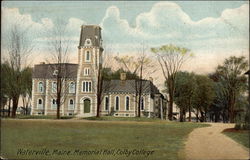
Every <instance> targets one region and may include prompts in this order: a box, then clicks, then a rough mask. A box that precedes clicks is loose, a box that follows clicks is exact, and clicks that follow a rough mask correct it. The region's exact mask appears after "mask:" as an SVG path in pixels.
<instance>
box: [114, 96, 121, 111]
mask: <svg viewBox="0 0 250 160" xmlns="http://www.w3.org/2000/svg"><path fill="white" fill-rule="evenodd" d="M119 108H120V100H119V97H118V96H117V97H115V110H116V111H119Z"/></svg>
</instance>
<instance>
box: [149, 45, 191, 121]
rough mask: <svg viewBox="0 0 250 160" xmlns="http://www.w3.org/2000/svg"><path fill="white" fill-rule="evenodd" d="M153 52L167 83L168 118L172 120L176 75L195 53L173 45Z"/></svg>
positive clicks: (155, 49)
mask: <svg viewBox="0 0 250 160" xmlns="http://www.w3.org/2000/svg"><path fill="white" fill-rule="evenodd" d="M151 51H152V52H153V53H155V54H156V55H157V59H158V62H159V64H160V67H161V70H162V73H163V76H164V78H165V81H166V83H167V88H168V94H169V107H168V108H169V110H168V118H169V119H170V120H172V117H173V113H172V112H173V102H174V92H175V87H176V85H175V81H176V74H177V72H178V71H179V70H180V69H181V67H182V65H183V63H184V62H186V61H187V59H188V58H189V57H192V55H193V53H191V52H190V50H189V49H187V48H183V47H178V46H174V45H171V44H170V45H163V46H161V47H158V48H151Z"/></svg>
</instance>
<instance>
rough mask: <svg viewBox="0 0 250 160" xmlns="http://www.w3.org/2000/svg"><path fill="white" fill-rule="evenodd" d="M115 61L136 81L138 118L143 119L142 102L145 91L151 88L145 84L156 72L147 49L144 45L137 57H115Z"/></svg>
mask: <svg viewBox="0 0 250 160" xmlns="http://www.w3.org/2000/svg"><path fill="white" fill-rule="evenodd" d="M115 60H116V61H117V62H118V63H119V64H120V65H121V66H122V67H123V69H124V70H125V71H127V72H128V73H131V75H136V76H134V77H133V78H134V80H135V86H134V88H135V103H136V106H135V108H137V111H136V110H135V112H137V114H136V115H137V116H138V117H141V102H142V94H143V91H144V90H146V89H147V87H149V86H148V85H147V83H143V81H144V79H146V77H147V76H149V75H150V74H152V73H153V72H155V68H154V65H153V62H152V61H151V60H150V58H149V56H148V55H147V54H146V48H145V46H144V45H142V47H141V50H140V51H139V54H138V55H137V57H134V56H121V57H115Z"/></svg>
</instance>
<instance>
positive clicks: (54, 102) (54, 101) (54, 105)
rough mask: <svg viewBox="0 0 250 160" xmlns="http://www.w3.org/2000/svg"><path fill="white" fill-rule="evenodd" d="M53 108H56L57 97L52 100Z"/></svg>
mask: <svg viewBox="0 0 250 160" xmlns="http://www.w3.org/2000/svg"><path fill="white" fill-rule="evenodd" d="M51 109H56V99H52V100H51Z"/></svg>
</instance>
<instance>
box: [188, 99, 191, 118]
mask: <svg viewBox="0 0 250 160" xmlns="http://www.w3.org/2000/svg"><path fill="white" fill-rule="evenodd" d="M188 121H189V122H191V106H190V103H189V106H188Z"/></svg>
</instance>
